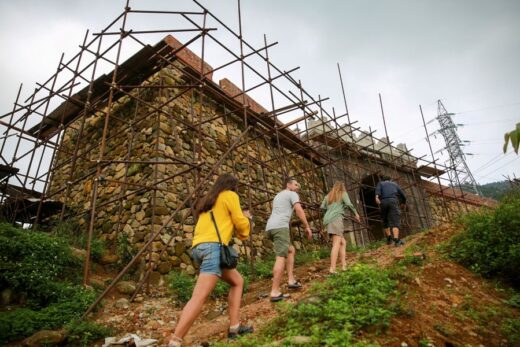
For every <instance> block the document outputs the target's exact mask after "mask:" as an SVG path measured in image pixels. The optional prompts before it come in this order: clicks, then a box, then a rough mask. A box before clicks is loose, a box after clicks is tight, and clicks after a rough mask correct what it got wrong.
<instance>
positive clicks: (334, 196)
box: [327, 181, 346, 205]
mask: <svg viewBox="0 0 520 347" xmlns="http://www.w3.org/2000/svg"><path fill="white" fill-rule="evenodd" d="M345 191H346V189H345V184H344V183H343V182H341V181H336V182H334V186H333V187H332V190H331V191H330V192H329V194H327V202H328V204H329V205H330V204H332V203H335V202H338V201H340V200H341V198H342V197H343V194H345Z"/></svg>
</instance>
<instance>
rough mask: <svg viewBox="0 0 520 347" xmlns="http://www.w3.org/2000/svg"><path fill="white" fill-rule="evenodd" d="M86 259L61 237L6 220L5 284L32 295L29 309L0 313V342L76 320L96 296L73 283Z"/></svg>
mask: <svg viewBox="0 0 520 347" xmlns="http://www.w3.org/2000/svg"><path fill="white" fill-rule="evenodd" d="M80 266H81V261H80V260H79V259H78V258H76V257H74V256H73V255H72V252H71V250H70V247H69V245H68V242H67V241H66V240H65V239H63V238H59V237H56V236H50V235H47V234H45V233H41V232H34V231H31V230H24V229H19V228H15V227H12V226H11V225H8V224H0V288H11V289H12V290H13V291H14V292H15V293H18V294H24V295H26V296H27V299H28V300H27V304H28V305H27V307H23V308H18V309H16V310H14V311H8V312H0V343H2V344H3V343H6V342H9V341H12V340H16V339H20V338H23V337H26V336H29V335H31V334H33V333H34V332H36V331H38V330H41V329H56V328H59V327H61V326H62V325H63V324H65V323H68V322H69V321H71V320H73V319H76V318H78V317H79V315H81V314H82V313H83V312H84V311H85V310H86V309H87V308H88V306H89V305H90V304H91V303H92V302H93V301H94V299H95V297H96V294H95V292H93V291H90V290H86V289H84V288H83V287H81V286H79V285H74V284H73V283H71V279H72V278H76V277H77V273H78V271H79V267H80Z"/></svg>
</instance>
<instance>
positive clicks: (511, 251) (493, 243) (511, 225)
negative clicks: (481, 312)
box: [447, 192, 520, 286]
mask: <svg viewBox="0 0 520 347" xmlns="http://www.w3.org/2000/svg"><path fill="white" fill-rule="evenodd" d="M460 223H461V224H462V225H463V227H464V230H463V232H461V233H460V234H458V235H456V236H454V237H453V238H452V240H451V241H450V243H449V244H448V246H447V249H448V253H449V256H450V257H451V258H453V259H455V260H456V261H458V262H459V263H461V264H462V265H464V266H466V267H468V268H470V269H471V270H473V271H475V272H477V273H480V274H482V275H484V276H486V277H494V276H499V277H504V278H507V279H509V280H510V281H512V283H513V284H514V285H516V286H518V285H520V277H518V269H519V268H520V196H519V195H518V192H513V193H512V194H511V195H510V196H508V197H506V198H504V199H503V201H502V202H501V203H500V205H499V206H498V207H497V208H496V209H494V210H483V211H477V212H473V213H469V214H467V215H466V216H464V217H462V219H461V221H460Z"/></svg>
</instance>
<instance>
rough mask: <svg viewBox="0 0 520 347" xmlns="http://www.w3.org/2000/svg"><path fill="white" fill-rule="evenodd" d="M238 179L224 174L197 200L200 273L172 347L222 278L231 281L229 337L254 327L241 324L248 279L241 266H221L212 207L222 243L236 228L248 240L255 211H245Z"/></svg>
mask: <svg viewBox="0 0 520 347" xmlns="http://www.w3.org/2000/svg"><path fill="white" fill-rule="evenodd" d="M237 185H238V180H237V179H236V178H235V177H233V176H232V175H230V174H223V175H221V176H219V177H218V178H217V181H216V182H215V184H214V185H213V187H211V189H210V190H209V192H208V194H206V195H205V196H204V197H203V198H202V199H201V200H200V201H199V203H198V204H197V207H196V212H197V214H198V221H197V225H196V226H195V235H194V237H193V244H192V249H191V252H192V258H193V260H194V261H195V262H196V263H198V264H199V265H200V274H199V278H198V279H197V283H196V284H195V288H194V289H193V293H192V296H191V299H190V301H188V303H187V304H186V306H184V309H183V310H182V313H181V316H180V318H179V322H178V323H177V327H176V328H175V332H174V333H173V335H171V336H170V340H169V342H168V346H169V347H178V346H181V345H182V338H183V337H184V336H185V335H186V334H187V332H188V330H189V328H190V327H191V325H192V324H193V322H194V321H195V319H196V318H197V316H198V315H199V314H200V312H201V311H202V306H203V305H204V303H205V301H206V299H207V298H208V297H209V295H210V294H211V292H212V291H213V289H214V288H215V285H216V284H217V281H218V280H219V278H221V279H222V280H224V281H226V282H227V283H229V285H230V286H231V288H230V289H229V296H228V306H229V325H230V327H229V330H228V337H229V338H235V337H237V336H238V335H242V334H246V333H251V332H253V328H252V327H250V326H245V325H240V302H241V299H242V290H243V288H244V279H243V278H242V276H241V275H240V273H239V272H238V271H237V269H222V268H221V267H220V244H219V239H218V236H217V231H216V229H215V225H214V224H213V221H212V219H211V213H210V212H211V211H212V212H213V215H214V217H215V222H216V224H217V227H218V230H219V232H220V237H221V239H222V243H223V244H225V245H227V244H228V243H229V241H230V240H231V237H232V236H233V230H235V233H236V236H237V237H238V238H239V239H241V240H245V239H247V238H248V236H249V231H250V224H249V223H250V220H251V214H250V213H249V211H247V210H244V211H242V210H241V208H240V201H239V198H238V194H237V193H235V190H236V188H237Z"/></svg>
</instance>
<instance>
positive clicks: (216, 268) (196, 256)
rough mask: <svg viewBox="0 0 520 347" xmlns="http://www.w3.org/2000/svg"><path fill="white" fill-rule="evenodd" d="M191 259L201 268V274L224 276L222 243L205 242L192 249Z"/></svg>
mask: <svg viewBox="0 0 520 347" xmlns="http://www.w3.org/2000/svg"><path fill="white" fill-rule="evenodd" d="M191 258H192V259H193V261H194V262H195V263H197V265H199V267H200V273H205V274H210V275H217V276H219V277H220V276H222V269H221V268H220V243H218V242H203V243H199V244H198V245H196V246H195V247H193V248H192V249H191Z"/></svg>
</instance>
